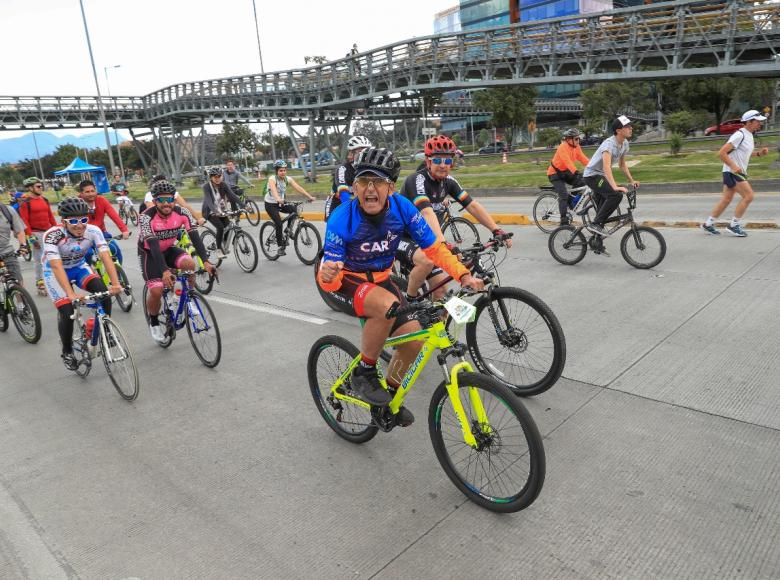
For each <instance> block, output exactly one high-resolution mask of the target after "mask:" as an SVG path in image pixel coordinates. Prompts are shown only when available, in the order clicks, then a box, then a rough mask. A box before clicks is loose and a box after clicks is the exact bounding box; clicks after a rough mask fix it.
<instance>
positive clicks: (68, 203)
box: [57, 197, 89, 218]
mask: <svg viewBox="0 0 780 580" xmlns="http://www.w3.org/2000/svg"><path fill="white" fill-rule="evenodd" d="M57 209H58V211H59V213H60V217H64V218H69V217H81V216H85V215H88V214H89V206H88V205H87V202H86V201H84V200H83V199H81V198H80V197H66V198H65V199H63V200H62V201H61V202H60V203H59V205H58V206H57Z"/></svg>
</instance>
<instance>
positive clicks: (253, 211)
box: [244, 199, 260, 226]
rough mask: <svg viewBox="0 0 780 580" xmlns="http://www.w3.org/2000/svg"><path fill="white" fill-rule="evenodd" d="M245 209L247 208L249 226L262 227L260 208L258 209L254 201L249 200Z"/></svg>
mask: <svg viewBox="0 0 780 580" xmlns="http://www.w3.org/2000/svg"><path fill="white" fill-rule="evenodd" d="M244 207H245V208H246V221H248V222H249V225H252V226H258V225H260V207H258V205H257V204H256V203H255V202H254V200H252V199H247V200H246V205H244ZM252 216H254V217H252Z"/></svg>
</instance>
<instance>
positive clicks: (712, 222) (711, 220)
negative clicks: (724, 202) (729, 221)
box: [704, 216, 715, 227]
mask: <svg viewBox="0 0 780 580" xmlns="http://www.w3.org/2000/svg"><path fill="white" fill-rule="evenodd" d="M704 223H705V225H707V227H709V226H714V225H715V218H714V217H712V216H710V217H708V218H707V221H706V222H704Z"/></svg>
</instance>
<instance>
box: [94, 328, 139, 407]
mask: <svg viewBox="0 0 780 580" xmlns="http://www.w3.org/2000/svg"><path fill="white" fill-rule="evenodd" d="M101 340H102V346H103V348H102V354H103V364H104V365H105V367H106V372H107V373H108V376H109V378H110V379H111V382H112V383H113V384H114V388H115V389H116V392H117V393H119V396H120V397H122V398H123V399H124V400H125V401H135V399H136V398H137V397H138V391H139V389H140V382H139V381H138V369H137V368H136V366H135V359H133V353H132V352H131V351H130V346H129V345H128V344H127V339H126V338H125V334H124V332H122V329H121V328H119V325H118V324H117V323H116V322H114V321H113V320H111V319H110V318H108V317H105V318H104V319H103V336H102V337H101Z"/></svg>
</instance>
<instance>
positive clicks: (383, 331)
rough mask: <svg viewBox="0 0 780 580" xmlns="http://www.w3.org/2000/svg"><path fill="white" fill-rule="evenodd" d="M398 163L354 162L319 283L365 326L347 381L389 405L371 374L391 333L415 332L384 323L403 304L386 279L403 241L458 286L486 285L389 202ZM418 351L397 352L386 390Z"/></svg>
mask: <svg viewBox="0 0 780 580" xmlns="http://www.w3.org/2000/svg"><path fill="white" fill-rule="evenodd" d="M400 171H401V163H400V162H399V161H398V160H397V159H396V158H395V156H394V155H393V154H392V153H391V152H390V151H388V150H387V149H373V148H369V149H366V150H365V151H363V152H362V153H361V154H360V155H359V156H358V158H357V160H356V162H355V182H354V189H355V198H354V199H352V200H351V201H349V202H347V203H345V204H342V205H341V206H339V207H338V209H336V211H334V212H333V213H332V214H331V216H330V219H329V220H328V224H327V229H326V232H325V248H324V256H323V259H322V264H321V266H320V270H319V274H318V284H319V285H320V287H321V288H322V289H323V290H325V291H327V292H336V293H338V294H340V298H341V299H340V300H339V302H340V303H342V304H343V305H344V307H343V308H344V311H345V312H346V313H348V314H351V315H353V316H359V317H361V318H363V319H365V321H366V322H365V325H364V326H363V337H362V339H361V349H360V352H361V360H360V364H359V365H358V367H357V368H356V369H355V371H354V372H353V374H352V379H351V380H352V387H353V389H354V390H355V391H356V392H357V393H359V394H360V395H361V396H362V397H363V398H364V399H365V400H366V401H367V402H368V403H370V404H372V405H377V406H384V405H388V404H389V403H390V401H391V400H392V396H391V395H390V393H389V392H388V391H387V390H385V389H384V387H383V386H382V384H381V382H380V381H379V377H378V375H377V369H376V362H377V359H378V358H379V354H380V352H381V351H382V346H383V344H384V342H385V340H387V337H388V336H390V335H391V334H392V335H393V336H397V335H399V334H404V333H408V332H414V331H415V330H417V329H419V328H420V326H419V323H418V322H417V321H416V320H413V319H412V318H410V317H405V316H404V317H398V318H393V319H390V320H388V319H387V318H386V317H385V315H386V314H387V312H388V310H389V309H390V307H391V306H392V305H393V304H394V303H396V302H399V303H401V304H405V300H404V298H403V296H402V294H401V292H400V290H398V288H397V287H396V286H395V285H394V284H393V282H392V281H391V280H390V267H391V266H392V264H393V260H394V257H395V252H396V249H397V247H398V243H399V242H400V240H401V235H402V234H404V233H408V234H409V235H411V237H412V239H413V240H414V241H415V243H417V244H418V245H419V247H420V248H422V251H423V252H425V254H426V255H427V256H428V258H429V259H430V260H431V261H432V262H433V263H435V264H436V265H438V266H439V267H441V268H443V269H444V270H446V271H447V272H448V273H449V274H450V275H451V276H452V277H453V278H454V279H456V280H459V281H460V283H461V285H463V286H469V287H471V288H474V289H476V290H480V289H482V288H484V283H483V282H482V281H481V280H478V279H476V278H474V277H472V276H471V274H470V273H469V271H468V269H467V268H465V267H464V266H463V264H461V263H460V262H459V261H458V259H457V258H456V257H455V256H453V255H452V253H451V252H450V251H449V250H448V249H447V247H446V245H445V244H444V243H442V242H441V241H440V240H437V239H436V235H435V234H434V233H433V231H431V229H430V228H429V227H428V224H427V223H426V221H425V220H424V219H423V217H422V216H421V215H420V212H418V211H417V210H416V209H415V207H414V205H413V204H412V203H411V202H410V201H409V200H407V199H406V198H404V197H403V196H400V195H392V193H393V189H394V186H395V182H396V180H397V179H398V174H399V173H400ZM421 347H422V345H421V344H420V343H419V342H412V343H406V344H403V345H400V346H398V347H397V348H396V351H395V354H394V355H393V359H392V360H391V361H390V365H389V367H388V373H387V383H388V385H389V386H390V387H391V388H398V385H399V383H400V380H401V378H402V377H403V374H404V373H405V372H406V369H407V368H408V366H409V364H410V363H411V362H412V361H413V360H414V358H415V357H416V356H417V353H418V352H419V350H420V348H421ZM413 421H414V416H413V415H412V413H411V412H410V411H409V410H408V409H405V408H403V407H402V408H401V410H400V411H399V423H400V424H401V425H402V426H406V425H410V424H411V423H412V422H413Z"/></svg>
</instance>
